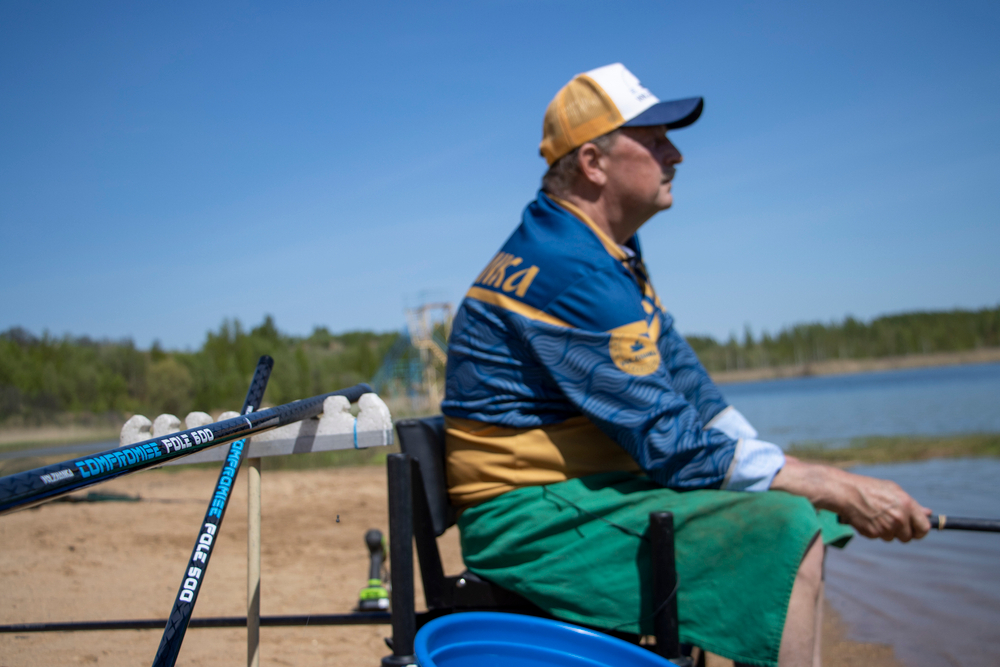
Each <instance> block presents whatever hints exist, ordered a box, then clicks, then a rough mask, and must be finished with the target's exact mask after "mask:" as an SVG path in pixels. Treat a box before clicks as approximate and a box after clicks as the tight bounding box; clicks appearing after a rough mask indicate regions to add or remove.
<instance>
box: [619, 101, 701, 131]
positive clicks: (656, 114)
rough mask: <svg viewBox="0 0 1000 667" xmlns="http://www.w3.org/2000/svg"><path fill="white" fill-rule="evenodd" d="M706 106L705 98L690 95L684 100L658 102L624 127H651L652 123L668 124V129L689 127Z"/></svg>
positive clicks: (623, 125) (624, 124)
mask: <svg viewBox="0 0 1000 667" xmlns="http://www.w3.org/2000/svg"><path fill="white" fill-rule="evenodd" d="M704 108H705V98H703V97H689V98H687V99H684V100H673V101H671V102H658V103H657V104H654V105H653V106H651V107H649V108H648V109H646V110H645V111H643V112H642V113H641V114H639V115H638V116H636V117H635V118H633V119H632V120H630V121H628V122H627V123H623V124H622V127H649V126H650V125H666V126H667V129H668V130H676V129H678V128H681V127H687V126H688V125H690V124H691V123H693V122H695V121H696V120H698V117H699V116H701V111H702V109H704Z"/></svg>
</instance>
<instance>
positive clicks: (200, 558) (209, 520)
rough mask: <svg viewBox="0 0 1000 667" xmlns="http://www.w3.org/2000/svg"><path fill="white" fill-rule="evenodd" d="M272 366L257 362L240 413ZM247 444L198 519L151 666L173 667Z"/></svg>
mask: <svg viewBox="0 0 1000 667" xmlns="http://www.w3.org/2000/svg"><path fill="white" fill-rule="evenodd" d="M272 368H274V359H272V358H271V357H269V356H267V355H264V356H263V357H261V358H260V360H259V361H258V362H257V369H256V370H255V371H254V374H253V380H252V381H251V382H250V389H248V390H247V397H246V400H245V401H243V410H242V411H241V412H242V414H244V415H249V414H252V413H253V412H254V411H255V410H257V409H258V408H259V407H260V402H261V400H262V399H263V398H264V391H265V390H266V389H267V380H268V378H270V377H271V369H272ZM246 443H247V441H246V438H244V439H242V440H237V441H235V442H233V443H232V444H231V445H229V451H228V452H226V457H225V459H223V463H222V470H220V471H219V478H218V479H217V480H216V481H215V490H214V491H213V492H212V499H211V500H210V501H209V503H208V509H206V510H205V518H204V519H202V521H201V530H199V531H198V539H197V540H195V543H194V550H193V551H192V552H191V558H190V559H189V560H188V562H187V564H186V565H185V568H184V574H183V575H182V577H181V587H180V589H179V590H178V591H177V598H176V599H175V600H174V606H173V609H171V610H170V617H169V618H167V625H166V627H164V629H163V637H162V638H161V639H160V647H159V648H158V649H157V650H156V657H155V658H153V667H173V665H174V662H175V661H176V660H177V654H178V653H180V650H181V644H182V643H183V642H184V634H185V633H186V632H187V628H188V623H190V622H191V613H192V612H193V611H194V605H195V603H196V602H198V591H200V590H201V584H202V582H203V581H204V580H205V574H206V573H207V572H208V561H209V559H211V558H212V551H214V549H215V544H216V542H217V541H218V532H219V529H220V528H221V527H222V520H223V519H224V518H225V517H226V508H227V507H229V498H230V493H229V492H230V491H232V488H233V483H234V482H235V481H236V476H237V475H238V474H239V472H240V464H242V463H243V459H244V458H245V457H246Z"/></svg>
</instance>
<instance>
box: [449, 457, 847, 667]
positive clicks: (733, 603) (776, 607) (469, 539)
mask: <svg viewBox="0 0 1000 667" xmlns="http://www.w3.org/2000/svg"><path fill="white" fill-rule="evenodd" d="M657 511H669V512H673V514H674V531H675V550H676V558H677V575H678V580H679V585H678V592H677V604H678V614H679V621H680V639H681V641H682V642H684V643H688V644H694V645H696V646H700V647H701V648H703V649H706V650H708V651H711V652H712V653H716V654H719V655H722V656H725V657H727V658H730V659H733V660H736V661H738V662H745V663H749V664H755V665H777V663H778V649H779V648H780V645H781V632H782V629H783V628H784V624H785V613H786V611H787V609H788V600H789V598H790V597H791V592H792V584H793V583H794V581H795V574H796V572H797V571H798V568H799V563H800V562H801V561H802V558H803V556H805V552H806V549H807V548H808V547H809V545H810V543H811V542H812V540H813V538H814V537H815V536H816V534H817V533H822V538H823V541H824V543H826V544H833V545H835V546H843V545H844V544H846V543H847V541H848V540H849V539H850V538H851V536H852V535H853V531H852V529H851V528H849V527H847V526H842V525H839V524H837V522H836V516H835V515H833V514H831V513H830V512H817V511H816V510H815V509H814V508H813V506H812V505H811V504H810V503H809V501H808V500H806V499H805V498H801V497H798V496H793V495H790V494H787V493H784V492H781V491H768V492H765V493H741V492H734V491H714V490H701V491H686V492H678V491H672V490H670V489H665V488H663V487H660V486H658V485H657V484H655V483H654V482H652V481H650V480H649V479H647V478H646V477H641V476H638V475H634V474H630V473H605V474H600V475H591V476H589V477H583V478H580V479H572V480H569V481H566V482H561V483H559V484H550V485H548V486H530V487H524V488H520V489H517V490H515V491H511V492H509V493H505V494H503V495H502V496H498V497H497V498H493V499H492V500H489V501H487V502H485V503H483V504H481V505H477V506H476V507H472V508H469V509H467V510H465V512H464V513H463V514H462V516H461V519H460V520H459V528H460V530H461V534H462V555H463V557H464V559H465V564H466V566H467V567H468V568H469V569H470V570H472V571H473V572H475V573H476V574H478V575H480V576H482V577H484V578H486V579H489V580H490V581H493V582H494V583H496V584H498V585H500V586H503V587H504V588H508V589H510V590H513V591H516V592H518V593H520V594H521V595H522V596H524V597H526V598H527V599H529V600H531V601H532V602H533V603H535V604H537V605H538V606H539V607H541V608H543V609H545V610H547V611H548V612H549V613H551V614H552V615H554V616H556V617H558V618H563V619H566V620H568V621H571V622H577V623H583V624H586V625H591V626H595V627H599V628H607V629H612V630H619V631H622V632H630V633H636V634H646V635H649V634H653V623H652V617H653V604H652V574H651V572H650V564H649V559H650V553H649V550H650V547H649V541H648V539H646V538H645V533H646V531H647V529H648V527H649V513H650V512H657Z"/></svg>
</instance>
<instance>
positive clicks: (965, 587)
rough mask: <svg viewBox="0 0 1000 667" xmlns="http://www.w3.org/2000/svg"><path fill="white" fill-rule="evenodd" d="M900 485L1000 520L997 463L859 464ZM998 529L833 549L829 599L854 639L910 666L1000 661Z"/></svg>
mask: <svg viewBox="0 0 1000 667" xmlns="http://www.w3.org/2000/svg"><path fill="white" fill-rule="evenodd" d="M853 472H857V473H861V474H863V475H871V476H873V477H880V478H882V479H891V480H893V481H895V482H898V483H899V484H900V486H902V487H903V488H904V489H906V490H907V491H908V492H909V493H910V494H911V495H913V496H914V497H915V498H916V499H917V500H919V501H920V502H921V503H922V504H924V505H925V506H927V507H930V508H932V509H933V510H934V511H935V512H936V513H941V514H950V515H952V516H972V517H989V518H1000V491H998V488H1000V487H998V480H1000V460H998V459H937V460H933V461H919V462H913V463H896V464H891V465H878V466H858V467H857V468H854V469H853ZM998 565H1000V534H998V533H972V532H965V531H954V530H946V531H931V533H930V535H928V536H927V537H925V538H924V539H923V540H919V541H915V542H910V543H908V544H900V543H899V542H892V543H886V542H883V541H881V540H866V539H864V538H862V537H860V536H858V537H855V538H854V539H853V540H851V543H850V544H848V545H847V548H846V549H843V550H840V549H830V550H829V552H828V554H827V561H826V574H827V579H826V590H827V597H828V598H829V599H830V603H831V604H832V605H833V607H834V609H836V610H837V611H838V612H840V613H841V615H842V616H843V617H844V619H845V620H846V621H847V623H848V625H849V626H850V628H851V630H850V633H849V634H850V637H851V638H852V639H856V640H859V641H866V642H876V643H880V644H892V645H893V647H894V649H895V651H896V655H897V657H899V659H900V660H901V661H903V662H904V663H905V664H906V665H909V666H910V667H932V666H936V665H962V666H963V667H995V666H996V665H1000V567H998Z"/></svg>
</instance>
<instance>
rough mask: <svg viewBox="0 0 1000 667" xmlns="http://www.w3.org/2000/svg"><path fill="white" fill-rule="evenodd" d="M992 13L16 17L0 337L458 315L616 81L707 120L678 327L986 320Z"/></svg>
mask: <svg viewBox="0 0 1000 667" xmlns="http://www.w3.org/2000/svg"><path fill="white" fill-rule="evenodd" d="M206 5H207V6H206ZM998 8H1000V5H997V4H996V3H988V2H978V3H975V2H951V3H929V2H919V1H916V2H914V1H910V2H876V3H871V2H864V3H863V2H840V3H822V4H820V3H801V2H768V3H680V2H616V3H610V2H587V1H579V0H578V1H576V2H555V1H550V2H546V1H533V2H499V1H497V2H474V3H469V2H454V3H402V2H400V3H378V2H371V3H364V4H362V3H336V4H331V3H289V2H283V3H272V4H258V3H231V4H226V3H187V4H185V3H180V2H177V3H158V4H154V3H141V4H140V3H118V4H102V3H97V2H94V3H70V2H66V3H56V2H52V3H31V2H18V1H11V0H8V1H6V2H4V3H0V247H2V248H3V255H2V256H3V261H2V263H0V330H2V329H6V328H8V327H10V326H23V327H26V328H28V329H29V330H31V331H34V332H36V333H40V332H41V331H42V330H49V331H50V332H52V333H54V334H62V333H66V332H68V333H72V334H74V335H89V336H92V337H97V338H101V337H110V338H122V337H131V338H133V339H134V340H135V341H136V343H137V344H138V345H140V346H142V347H145V346H148V345H150V344H151V343H152V341H153V340H155V339H159V340H160V341H161V342H162V343H163V344H164V345H165V346H166V347H168V348H185V347H197V346H199V345H200V343H201V341H202V340H203V339H204V335H205V332H206V331H207V330H209V329H213V328H216V327H218V325H219V324H220V323H221V321H222V319H223V318H226V317H230V318H232V317H238V318H240V319H241V320H242V321H243V322H244V323H245V324H249V325H254V324H257V323H259V322H260V321H261V319H262V318H263V316H264V315H265V314H267V313H270V314H273V315H274V316H275V318H276V321H277V324H278V326H279V328H281V329H282V330H283V331H286V332H289V333H295V334H307V333H308V332H309V331H311V329H312V328H313V327H314V326H316V325H322V326H326V327H328V328H330V329H331V330H333V331H345V330H350V329H376V330H389V329H396V328H399V327H401V326H402V324H403V321H404V319H403V310H402V309H403V305H404V303H406V302H407V301H413V300H415V299H417V298H418V294H419V293H420V292H421V291H423V290H430V291H433V292H434V293H435V294H436V295H441V294H443V295H445V296H447V297H448V298H450V299H451V300H453V301H456V302H457V301H458V300H460V299H461V296H462V294H463V293H464V292H465V289H466V288H467V286H468V284H469V283H470V282H471V280H472V278H473V277H474V276H475V275H476V274H477V273H478V272H479V271H480V270H481V268H482V267H483V266H484V265H485V264H486V262H487V261H488V260H489V259H490V257H491V256H492V255H493V254H494V253H495V252H496V250H497V249H498V248H499V246H500V245H501V244H502V243H503V241H504V239H505V238H506V237H507V235H508V234H509V233H510V232H511V231H512V230H513V228H514V227H515V226H516V224H517V222H518V220H519V218H520V213H521V210H522V209H523V207H524V205H525V204H526V203H527V202H528V201H530V200H531V199H532V198H533V197H534V194H535V192H536V190H537V187H538V183H539V178H540V177H541V174H542V173H543V171H544V167H545V164H544V161H543V160H542V159H541V158H540V157H539V156H538V153H537V150H538V141H539V139H540V133H541V119H542V114H543V112H544V109H545V106H546V104H547V103H548V101H549V100H550V99H551V97H552V96H553V95H554V94H555V92H556V90H558V89H559V87H560V86H562V85H563V84H564V83H565V82H566V81H568V80H569V79H570V78H571V77H572V76H573V75H574V74H576V73H578V72H582V71H586V70H588V69H591V68H594V67H598V66H600V65H605V64H608V63H611V62H623V63H625V65H626V66H627V67H629V68H630V69H631V70H632V71H633V72H634V73H635V74H636V75H637V76H638V77H639V78H640V79H641V80H642V82H643V84H644V85H645V86H646V87H648V88H649V89H650V90H652V91H653V92H654V93H655V94H656V95H657V96H659V97H660V98H661V99H673V98H678V97H688V96H692V95H703V96H705V98H706V107H705V113H704V115H703V116H702V118H701V120H700V121H699V122H698V123H696V124H695V125H694V126H692V127H690V128H687V129H684V130H680V131H678V132H676V133H674V134H673V135H672V138H673V139H674V141H675V143H676V144H677V145H678V146H679V147H680V148H681V150H682V151H683V152H684V154H685V162H684V164H682V165H681V166H680V167H679V169H678V175H677V179H676V180H675V183H674V193H675V202H676V203H675V205H674V208H673V209H671V210H670V211H667V212H664V213H661V214H660V215H658V216H657V217H655V218H653V219H652V220H651V221H650V222H649V223H648V224H647V225H646V227H644V228H643V230H642V232H641V233H640V236H641V238H642V241H643V246H644V250H645V253H646V257H647V264H648V265H649V268H650V271H651V273H652V277H653V280H654V283H655V284H656V285H657V288H658V291H659V293H660V296H661V298H662V299H663V301H664V303H665V305H666V306H667V308H668V309H669V310H671V311H672V312H673V313H674V315H675V317H676V319H677V323H678V327H679V328H680V330H681V331H682V332H684V333H707V334H711V335H714V336H717V337H726V336H728V335H729V333H730V332H733V331H735V332H741V331H742V330H743V327H744V326H745V325H750V326H751V327H752V329H753V330H754V331H755V332H759V331H761V330H763V329H767V330H770V331H775V330H777V329H779V328H780V327H782V326H785V325H788V324H792V323H795V322H801V321H812V320H823V321H829V320H831V319H839V318H842V317H844V316H845V315H848V314H853V315H854V316H856V317H862V318H870V317H872V316H876V315H879V314H882V313H887V312H898V311H905V310H914V309H945V308H953V307H963V308H978V307H983V306H993V305H996V304H997V303H998V302H1000V258H998V249H1000V198H998V197H997V193H998V192H1000V187H998V185H1000V123H998V120H1000V47H998V46H997V37H996V36H997V34H1000V9H998Z"/></svg>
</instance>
